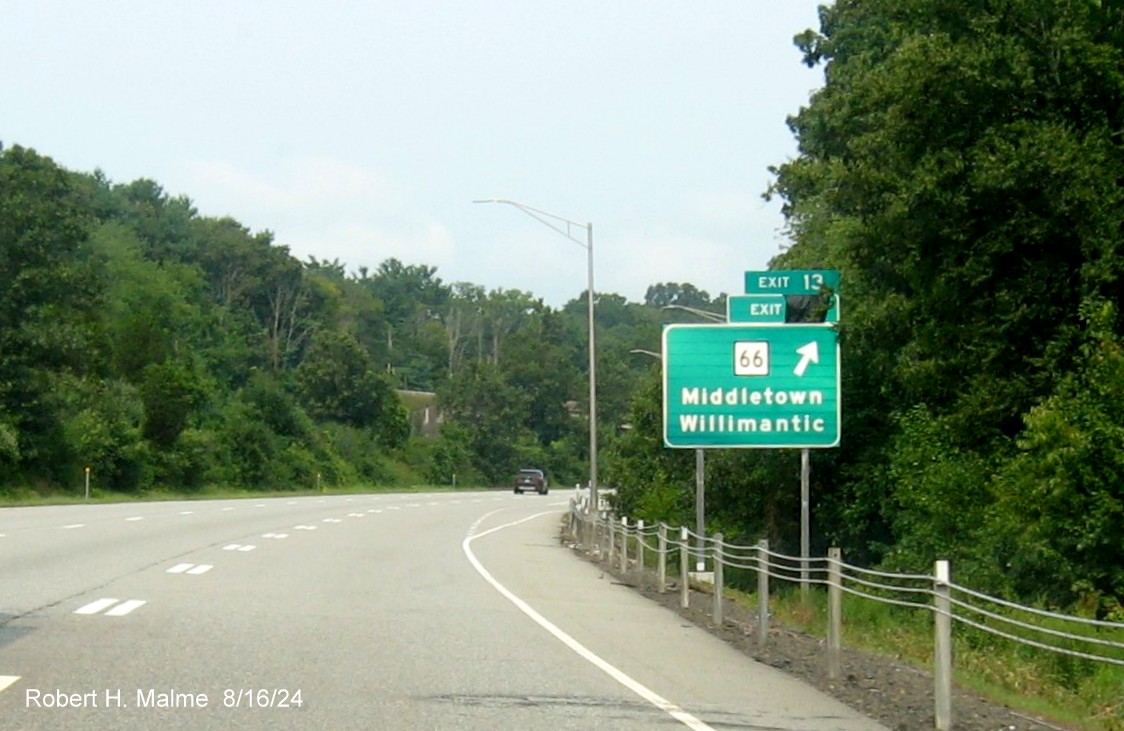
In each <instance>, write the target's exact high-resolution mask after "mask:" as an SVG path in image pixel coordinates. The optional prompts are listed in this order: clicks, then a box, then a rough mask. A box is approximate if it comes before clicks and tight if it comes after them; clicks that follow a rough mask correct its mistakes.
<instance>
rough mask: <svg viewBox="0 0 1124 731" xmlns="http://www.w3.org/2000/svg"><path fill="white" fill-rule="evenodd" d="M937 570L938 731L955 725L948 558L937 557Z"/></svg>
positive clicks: (936, 672) (936, 673) (935, 658)
mask: <svg viewBox="0 0 1124 731" xmlns="http://www.w3.org/2000/svg"><path fill="white" fill-rule="evenodd" d="M934 574H935V578H934V581H933V611H934V613H935V616H934V618H933V619H934V621H933V627H934V632H935V635H936V636H935V638H934V643H935V646H934V653H933V654H934V662H935V665H936V667H935V668H934V671H933V673H934V680H935V685H936V687H935V689H934V695H935V698H936V709H935V711H936V713H935V715H936V726H937V731H949V729H951V728H952V589H951V587H950V584H951V577H950V572H949V567H948V561H937V563H936V566H935V567H934Z"/></svg>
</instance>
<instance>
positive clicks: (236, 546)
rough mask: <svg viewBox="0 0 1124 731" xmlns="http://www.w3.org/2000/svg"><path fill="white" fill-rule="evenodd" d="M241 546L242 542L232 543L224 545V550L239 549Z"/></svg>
mask: <svg viewBox="0 0 1124 731" xmlns="http://www.w3.org/2000/svg"><path fill="white" fill-rule="evenodd" d="M241 547H242V544H241V543H231V544H230V545H227V546H223V547H222V550H224V551H237V550H238V549H239V548H241Z"/></svg>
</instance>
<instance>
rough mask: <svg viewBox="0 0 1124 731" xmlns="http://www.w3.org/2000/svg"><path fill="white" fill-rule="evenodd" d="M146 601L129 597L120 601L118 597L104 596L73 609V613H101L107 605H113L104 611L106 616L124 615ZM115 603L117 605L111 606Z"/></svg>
mask: <svg viewBox="0 0 1124 731" xmlns="http://www.w3.org/2000/svg"><path fill="white" fill-rule="evenodd" d="M118 602H121V603H120V604H118ZM146 603H147V602H145V601H144V600H143V599H130V600H128V601H125V602H122V601H121V600H120V599H110V598H105V599H98V600H97V601H93V602H90V603H89V604H86V605H84V606H81V607H79V608H78V609H75V610H74V613H75V614H101V613H102V612H103V611H104V610H106V609H108V608H109V607H113V608H112V609H109V611H107V612H105V616H107V617H124V616H125V615H126V614H128V613H129V612H131V611H133V610H134V609H136V608H137V607H140V606H142V605H144V604H146ZM115 604H116V605H117V606H113V605H115Z"/></svg>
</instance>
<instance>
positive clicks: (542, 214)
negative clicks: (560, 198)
mask: <svg viewBox="0 0 1124 731" xmlns="http://www.w3.org/2000/svg"><path fill="white" fill-rule="evenodd" d="M472 202H473V203H503V204H506V205H509V206H514V207H515V208H518V209H519V210H521V211H523V212H524V213H526V214H527V215H528V216H530V217H531V218H533V219H535V220H536V221H538V222H539V223H541V224H542V225H544V226H549V227H550V228H552V229H554V230H555V231H557V232H558V233H560V234H562V235H563V236H565V237H566V238H568V239H569V240H570V241H573V242H574V243H575V244H577V245H578V246H580V247H582V248H583V249H586V248H589V245H588V244H587V243H586V242H585V241H582V240H581V239H578V238H575V237H574V235H573V234H572V233H570V228H571V227H575V228H580V229H583V230H584V231H586V233H588V232H589V230H590V229H591V228H592V225H591V224H588V223H578V222H577V221H571V220H570V219H568V218H563V217H562V216H557V215H555V214H553V213H548V212H546V211H543V210H540V209H538V208H534V207H532V206H528V205H527V204H525V203H520V202H519V201H513V200H509V199H507V198H485V199H483V200H475V201H472ZM555 221H560V222H562V223H564V224H566V227H565V228H563V227H562V226H559V225H558V224H557V223H555Z"/></svg>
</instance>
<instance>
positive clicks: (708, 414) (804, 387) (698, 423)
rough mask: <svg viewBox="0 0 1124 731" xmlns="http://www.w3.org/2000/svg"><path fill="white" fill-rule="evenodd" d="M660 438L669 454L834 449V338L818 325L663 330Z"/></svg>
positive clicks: (836, 376)
mask: <svg viewBox="0 0 1124 731" xmlns="http://www.w3.org/2000/svg"><path fill="white" fill-rule="evenodd" d="M663 381H664V383H663V434H664V443H665V444H666V445H667V446H669V447H684V448H696V449H697V448H707V449H716V448H730V447H733V448H737V447H743V448H753V447H758V448H791V447H798V448H804V447H808V448H815V447H834V446H837V445H838V444H839V425H840V420H841V419H840V411H841V409H840V359H839V344H838V339H837V333H836V331H835V329H834V328H833V327H830V326H825V325H736V324H729V325H668V326H667V327H665V328H664V332H663Z"/></svg>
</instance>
